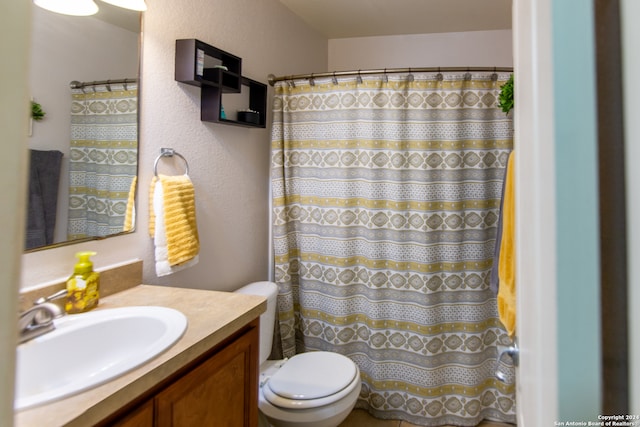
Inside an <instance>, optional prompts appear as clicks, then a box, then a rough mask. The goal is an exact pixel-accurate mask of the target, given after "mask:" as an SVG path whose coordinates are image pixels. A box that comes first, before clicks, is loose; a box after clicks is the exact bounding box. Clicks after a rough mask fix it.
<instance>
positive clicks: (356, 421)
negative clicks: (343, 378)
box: [338, 409, 515, 427]
mask: <svg viewBox="0 0 640 427" xmlns="http://www.w3.org/2000/svg"><path fill="white" fill-rule="evenodd" d="M338 427H418V426H416V425H415V424H411V423H409V422H407V421H394V420H379V419H377V418H374V417H372V416H371V415H369V413H368V412H366V411H365V410H362V409H354V410H353V411H352V412H351V413H350V414H349V416H348V417H347V419H346V420H344V422H343V423H342V424H340V425H339V426H338ZM477 427H515V426H514V425H513V424H503V423H497V422H492V421H483V422H481V423H480V424H479V425H478V426H477Z"/></svg>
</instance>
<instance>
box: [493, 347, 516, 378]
mask: <svg viewBox="0 0 640 427" xmlns="http://www.w3.org/2000/svg"><path fill="white" fill-rule="evenodd" d="M496 348H497V349H498V359H497V361H498V363H500V361H501V360H502V357H503V356H504V355H505V354H506V355H508V356H509V357H511V360H512V361H513V366H516V367H517V366H518V364H519V359H520V357H519V356H520V349H519V348H518V341H517V340H514V341H513V344H511V345H502V344H498V345H497V346H496ZM496 378H498V380H500V381H502V382H503V383H506V382H507V376H506V375H505V373H504V372H502V371H501V370H500V365H498V366H497V368H496Z"/></svg>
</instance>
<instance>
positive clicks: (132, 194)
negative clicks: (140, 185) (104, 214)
mask: <svg viewBox="0 0 640 427" xmlns="http://www.w3.org/2000/svg"><path fill="white" fill-rule="evenodd" d="M136 182H138V177H137V176H134V177H133V179H132V180H131V186H130V187H129V197H128V198H127V211H126V212H125V215H124V227H122V231H131V230H133V227H135V222H136V206H135V205H136V203H135V201H136Z"/></svg>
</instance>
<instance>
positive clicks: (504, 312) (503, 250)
mask: <svg viewBox="0 0 640 427" xmlns="http://www.w3.org/2000/svg"><path fill="white" fill-rule="evenodd" d="M513 156H514V153H513V152H512V153H511V159H509V163H508V165H507V174H506V177H505V180H506V182H505V188H504V199H503V201H502V203H503V207H502V215H503V216H502V241H501V242H500V259H499V264H498V277H499V280H500V288H499V289H498V314H499V316H500V321H501V322H502V324H503V325H504V327H505V328H506V330H507V333H508V334H509V336H510V337H513V336H514V335H515V332H516V280H515V279H516V254H515V192H514V189H515V183H514V172H513V171H514V164H515V159H514V158H513Z"/></svg>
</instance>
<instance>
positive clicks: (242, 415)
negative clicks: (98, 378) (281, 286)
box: [14, 285, 266, 427]
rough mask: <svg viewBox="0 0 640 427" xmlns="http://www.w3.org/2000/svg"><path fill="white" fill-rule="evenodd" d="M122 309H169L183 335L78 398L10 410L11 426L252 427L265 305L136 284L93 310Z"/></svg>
mask: <svg viewBox="0 0 640 427" xmlns="http://www.w3.org/2000/svg"><path fill="white" fill-rule="evenodd" d="M129 306H162V307H169V308H173V309H176V310H178V311H180V312H182V313H183V314H184V315H185V316H186V317H187V321H188V326H187V329H186V331H185V332H184V334H183V335H182V337H181V338H180V339H179V340H178V341H177V342H176V343H175V344H174V345H173V346H172V347H170V348H168V349H167V350H166V351H165V352H163V353H161V354H160V355H159V356H157V357H155V358H154V359H152V360H150V361H149V362H147V363H146V364H144V365H142V366H141V367H139V368H135V369H133V370H132V371H129V372H128V373H125V374H124V375H122V376H120V377H117V378H115V379H113V380H111V381H109V382H107V383H105V384H102V385H100V386H98V387H95V388H93V389H90V390H87V391H85V392H82V393H80V394H77V395H74V396H70V397H68V398H64V399H62V400H58V401H54V402H50V403H48V404H45V405H42V406H37V407H33V408H30V409H25V410H21V411H17V412H16V414H15V420H14V421H15V426H16V427H36V426H38V427H40V426H43V425H47V426H89V425H96V426H118V427H129V426H131V427H134V426H135V427H144V426H201V425H202V426H205V425H228V426H256V425H257V420H258V404H257V399H258V397H257V394H258V384H257V381H258V350H259V342H258V332H259V331H258V328H259V316H260V314H262V313H263V312H264V311H265V309H266V301H265V299H264V298H262V297H258V296H252V295H243V294H236V293H229V292H217V291H207V290H195V289H183V288H171V287H166V286H150V285H138V286H134V287H132V288H129V289H125V290H122V291H120V292H117V293H114V294H111V295H108V296H106V297H103V298H101V299H100V305H99V306H98V307H97V308H96V309H95V310H94V311H97V310H106V309H109V308H118V307H129ZM69 357H73V349H70V351H69Z"/></svg>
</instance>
